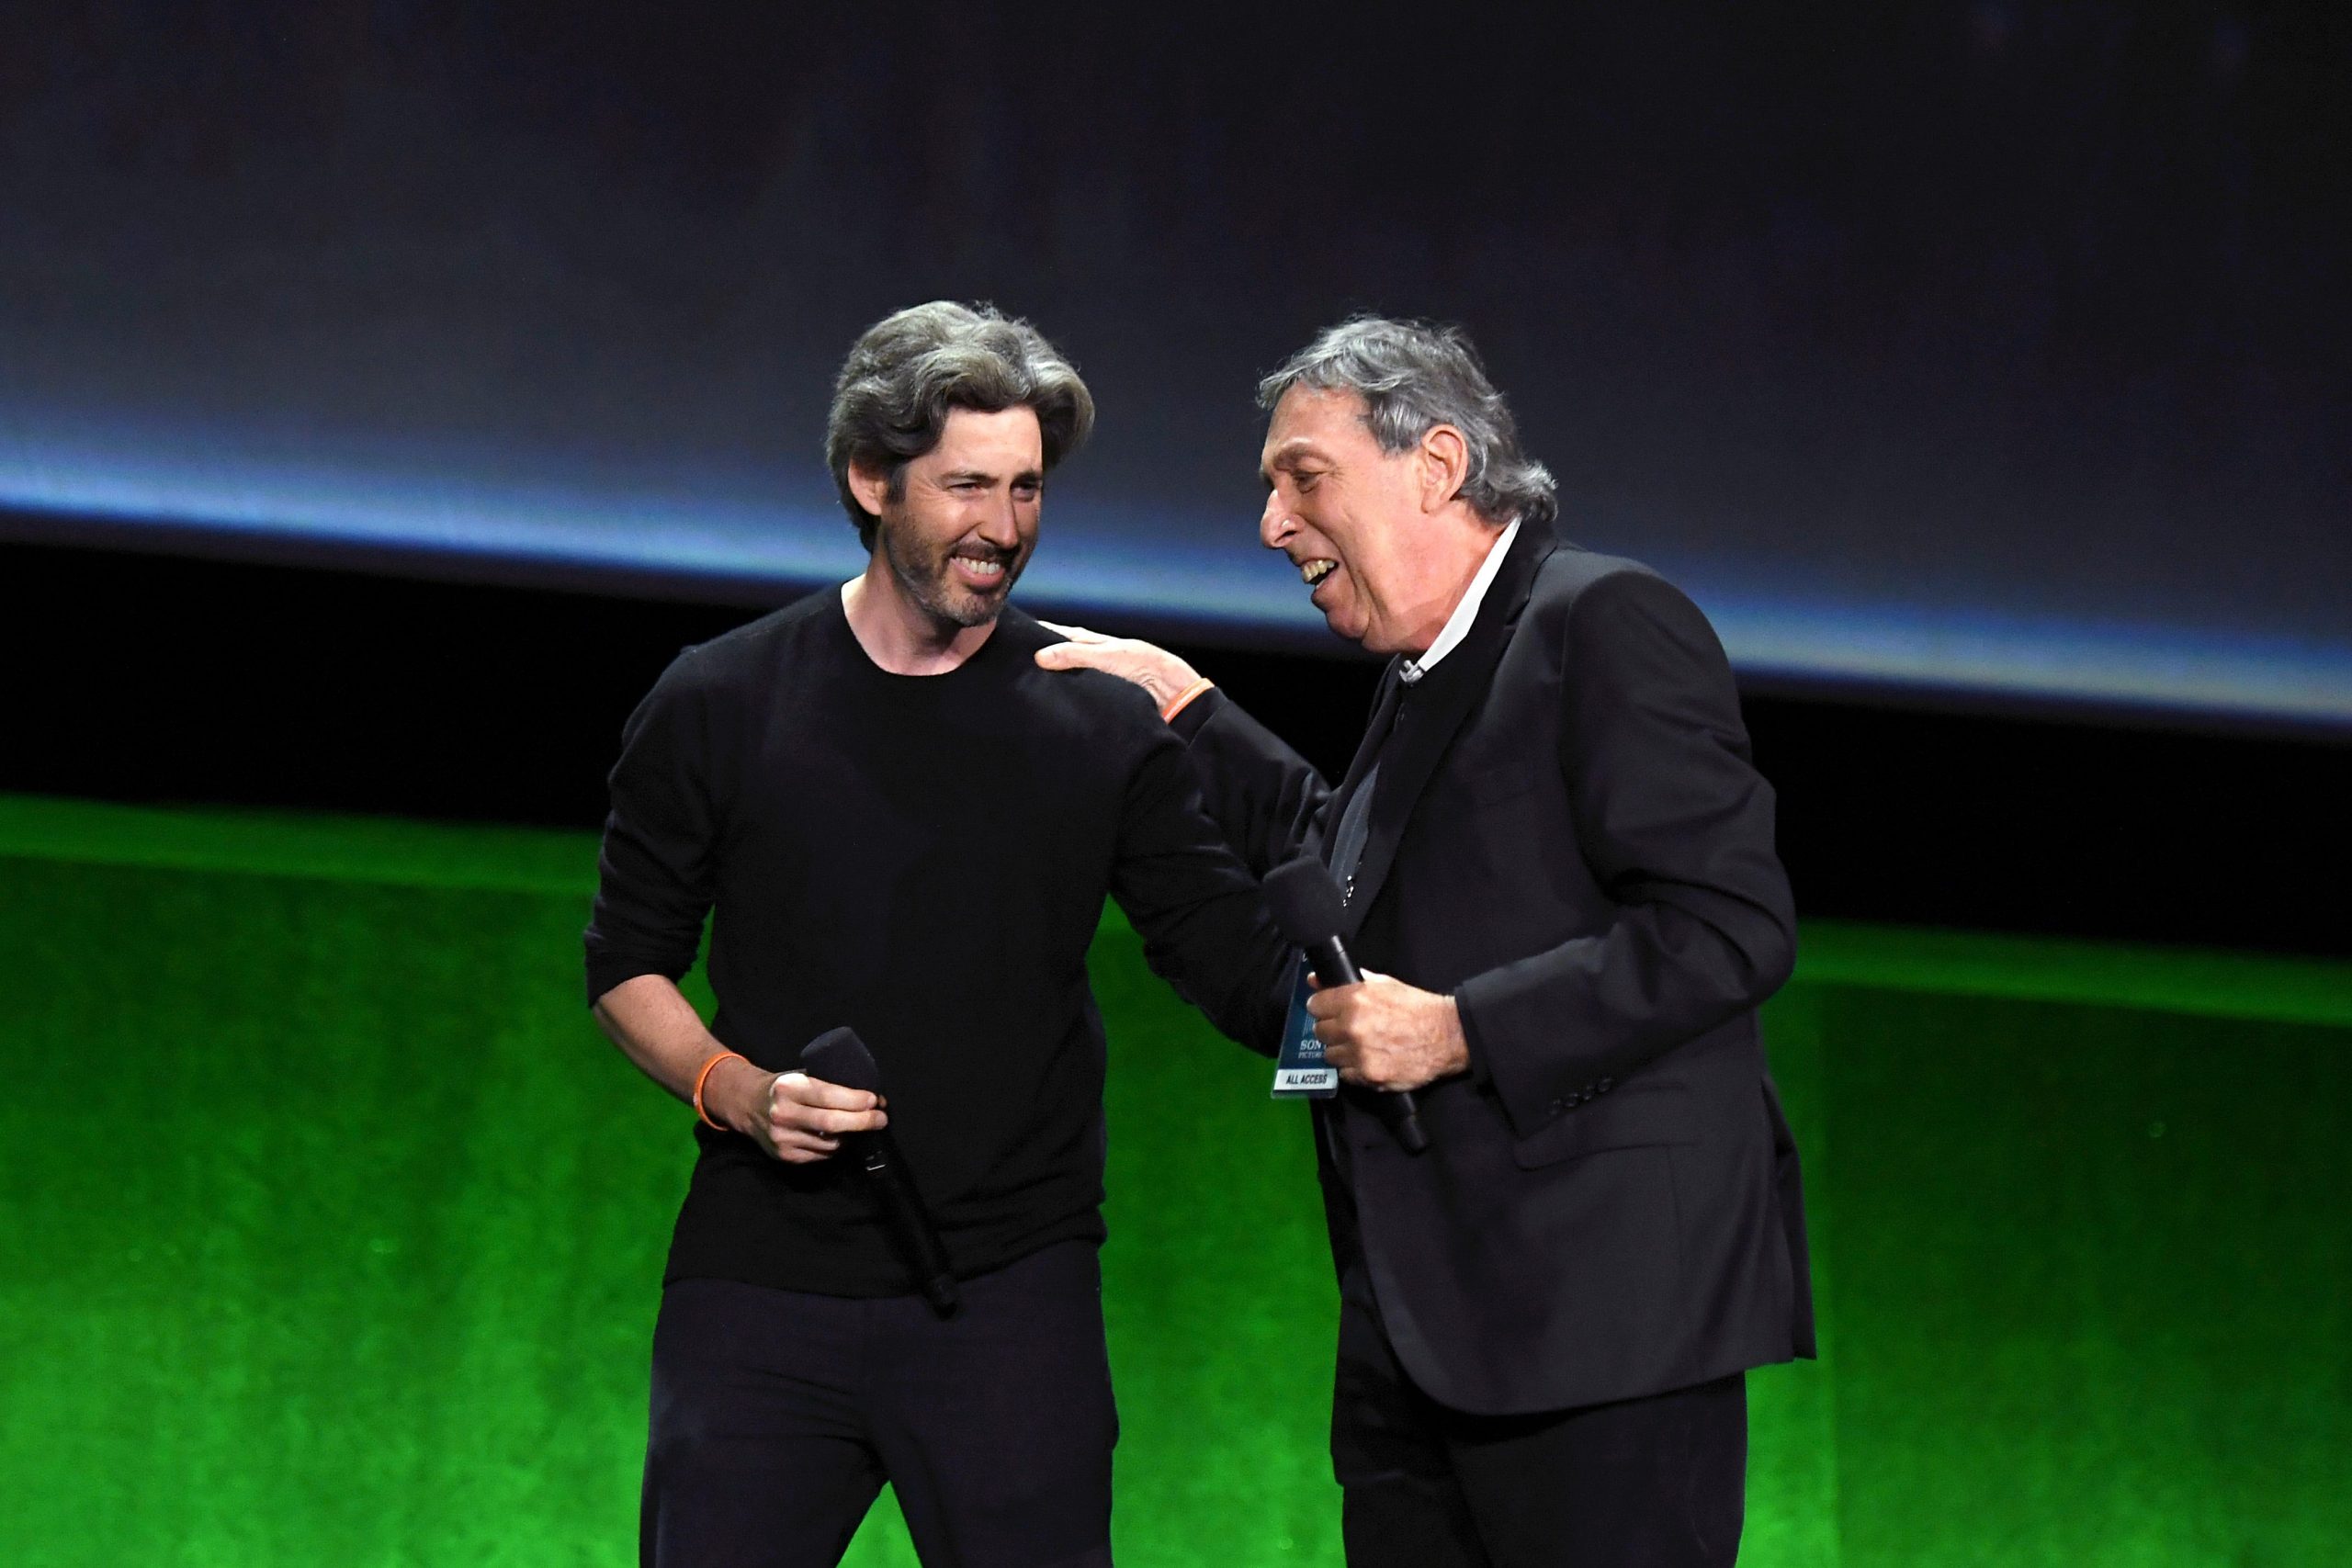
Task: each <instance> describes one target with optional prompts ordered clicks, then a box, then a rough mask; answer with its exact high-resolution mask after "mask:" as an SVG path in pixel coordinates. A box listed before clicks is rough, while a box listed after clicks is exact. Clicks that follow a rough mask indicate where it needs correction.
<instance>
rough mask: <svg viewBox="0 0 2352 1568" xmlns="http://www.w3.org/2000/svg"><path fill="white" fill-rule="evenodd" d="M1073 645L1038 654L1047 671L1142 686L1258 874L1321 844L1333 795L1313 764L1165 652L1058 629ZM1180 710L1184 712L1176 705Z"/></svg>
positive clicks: (1224, 828) (1133, 641)
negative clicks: (1089, 673)
mask: <svg viewBox="0 0 2352 1568" xmlns="http://www.w3.org/2000/svg"><path fill="white" fill-rule="evenodd" d="M1045 624H1046V626H1048V628H1049V629H1050V630H1053V631H1057V632H1059V633H1060V634H1061V635H1062V636H1064V637H1068V638H1069V641H1068V642H1059V643H1055V644H1053V645H1051V646H1049V647H1046V648H1042V649H1038V650H1037V655H1036V659H1037V662H1038V663H1039V664H1040V665H1041V666H1043V667H1044V668H1046V669H1047V670H1100V671H1103V672H1105V673H1106V674H1112V675H1116V676H1118V677H1119V678H1120V679H1121V680H1124V681H1131V682H1134V683H1135V684H1136V685H1138V686H1140V687H1142V688H1143V689H1144V691H1145V692H1146V693H1147V694H1149V695H1150V696H1151V698H1152V700H1153V701H1154V702H1155V703H1156V704H1158V705H1159V709H1160V715H1161V717H1162V718H1163V719H1165V720H1166V721H1167V723H1168V726H1169V728H1170V729H1172V730H1174V731H1175V733H1176V737H1177V739H1180V740H1182V741H1183V742H1184V745H1185V749H1186V750H1187V751H1188V752H1189V753H1190V754H1191V756H1192V761H1193V775H1194V777H1195V778H1196V779H1197V780H1198V781H1199V784H1200V792H1201V805H1202V807H1203V808H1204V809H1205V810H1206V811H1207V812H1208V815H1209V819H1210V820H1211V821H1213V822H1215V823H1216V825H1217V829H1218V830H1219V831H1220V832H1222V833H1223V834H1224V835H1225V840H1226V842H1227V844H1229V845H1231V846H1232V848H1233V852H1234V853H1236V854H1238V855H1239V856H1240V857H1241V861H1242V863H1243V864H1245V865H1247V866H1248V867H1249V868H1250V874H1251V875H1253V876H1263V875H1265V874H1266V873H1267V872H1269V871H1272V869H1273V868H1274V867H1275V866H1277V865H1280V864H1281V863H1283V862H1284V861H1286V860H1289V859H1291V858H1292V857H1294V856H1295V855H1298V854H1301V853H1303V852H1306V851H1308V850H1311V849H1313V848H1314V847H1315V846H1316V845H1317V843H1319V842H1320V838H1321V829H1322V820H1323V811H1324V805H1325V803H1326V802H1327V801H1328V800H1329V798H1330V795H1331V789H1330V786H1329V784H1326V783H1324V781H1323V776H1322V775H1321V774H1320V773H1317V772H1316V771H1315V768H1314V765H1313V764H1312V763H1310V762H1308V761H1306V758H1304V757H1302V756H1300V755H1299V754H1298V753H1297V752H1295V751H1294V750H1291V749H1290V748H1289V747H1288V746H1287V745H1284V744H1283V741H1282V740H1281V739H1279V738H1277V737H1276V736H1275V735H1274V734H1273V732H1272V731H1271V730H1269V729H1267V728H1266V727H1265V726H1263V725H1261V724H1260V723H1259V722H1258V721H1257V720H1256V719H1254V718H1252V717H1250V715H1249V714H1248V713H1246V712H1244V711H1243V709H1242V707H1241V705H1239V704H1238V703H1236V702H1234V701H1233V700H1232V699H1230V698H1229V697H1227V696H1226V694H1224V693H1222V692H1220V691H1217V690H1216V689H1215V688H1214V687H1205V688H1204V685H1203V682H1202V681H1201V677H1200V674H1199V672H1198V671H1195V670H1194V669H1193V666H1192V665H1191V664H1189V663H1187V662H1186V661H1185V660H1182V659H1180V658H1178V657H1177V656H1176V655H1175V654H1172V653H1170V652H1169V651H1168V650H1167V649H1163V648H1159V647H1158V646H1156V645H1154V644H1152V643H1148V642H1145V641H1143V640H1141V639H1140V638H1136V637H1105V636H1103V634H1102V633H1100V632H1093V631H1089V630H1087V629H1086V628H1085V627H1083V626H1054V625H1052V623H1050V622H1048V623H1045ZM1180 703H1181V706H1180V705H1179V704H1180Z"/></svg>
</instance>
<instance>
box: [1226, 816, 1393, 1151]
mask: <svg viewBox="0 0 2352 1568" xmlns="http://www.w3.org/2000/svg"><path fill="white" fill-rule="evenodd" d="M1265 887H1266V902H1267V903H1269V904H1271V905H1272V906H1273V910H1274V923H1275V924H1276V925H1278V926H1280V927H1282V929H1283V936H1284V937H1286V938H1287V939H1289V940H1290V941H1292V942H1296V943H1298V945H1299V946H1301V947H1303V948H1305V949H1306V964H1307V967H1309V968H1311V969H1313V970H1314V971H1315V977H1316V978H1317V980H1320V981H1322V982H1323V984H1325V985H1327V986H1352V985H1354V984H1355V983H1356V982H1357V981H1359V980H1361V979H1363V974H1362V972H1361V971H1359V970H1358V969H1357V968H1356V964H1355V960H1354V959H1352V958H1350V957H1349V956H1348V950H1347V947H1346V946H1345V945H1344V944H1343V943H1342V942H1340V927H1341V926H1343V925H1345V924H1347V919H1348V915H1347V910H1348V901H1347V898H1346V897H1345V896H1344V895H1342V894H1341V893H1340V885H1339V883H1338V882H1337V881H1336V880H1335V879H1334V878H1333V877H1332V875H1331V868H1330V867H1329V866H1328V865H1325V864H1324V863H1322V862H1321V861H1319V860H1317V859H1316V858H1315V857H1314V856H1312V855H1302V856H1300V857H1299V858H1298V859H1297V860H1294V861H1285V862H1284V863H1282V864H1281V865H1278V866H1276V867H1274V869H1273V870H1272V871H1270V872H1268V873H1267V874H1266V882H1265ZM1373 1103H1374V1104H1375V1105H1377V1106H1379V1107H1381V1114H1382V1116H1383V1117H1384V1118H1385V1120H1386V1121H1387V1122H1388V1130H1389V1131H1390V1132H1391V1133H1394V1134H1396V1135H1397V1143H1399V1144H1401V1145H1404V1149H1405V1152H1406V1153H1407V1154H1408V1155H1417V1154H1419V1153H1420V1152H1421V1151H1422V1150H1424V1149H1426V1148H1428V1147H1429V1146H1430V1135H1429V1134H1427V1133H1425V1132H1423V1131H1422V1130H1421V1107H1420V1102H1419V1100H1415V1099H1414V1098H1413V1091H1412V1090H1410V1089H1400V1090H1398V1091H1397V1092H1396V1093H1394V1094H1383V1095H1381V1096H1380V1097H1379V1098H1378V1099H1377V1100H1374V1102H1373Z"/></svg>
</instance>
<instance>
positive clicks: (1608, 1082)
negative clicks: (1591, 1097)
mask: <svg viewBox="0 0 2352 1568" xmlns="http://www.w3.org/2000/svg"><path fill="white" fill-rule="evenodd" d="M1616 1087H1617V1081H1616V1080H1615V1079H1614V1078H1603V1079H1601V1080H1600V1082H1599V1083H1597V1084H1595V1085H1593V1088H1595V1089H1599V1090H1600V1092H1601V1093H1603V1094H1607V1093H1608V1092H1609V1091H1610V1090H1611V1089H1615V1088H1616Z"/></svg>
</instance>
